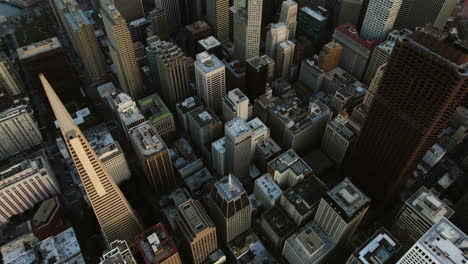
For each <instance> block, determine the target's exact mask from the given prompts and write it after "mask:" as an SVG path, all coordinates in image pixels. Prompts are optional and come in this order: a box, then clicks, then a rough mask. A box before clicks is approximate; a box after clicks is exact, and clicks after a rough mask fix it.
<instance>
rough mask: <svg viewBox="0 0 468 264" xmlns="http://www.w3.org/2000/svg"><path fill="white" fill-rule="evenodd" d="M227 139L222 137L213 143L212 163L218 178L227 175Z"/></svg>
mask: <svg viewBox="0 0 468 264" xmlns="http://www.w3.org/2000/svg"><path fill="white" fill-rule="evenodd" d="M225 140H226V139H225V138H224V137H222V138H220V139H218V140H216V141H215V142H213V143H211V161H212V166H213V170H214V171H215V172H216V173H217V174H218V176H223V175H226V173H227V170H226V148H225V147H224V144H225Z"/></svg>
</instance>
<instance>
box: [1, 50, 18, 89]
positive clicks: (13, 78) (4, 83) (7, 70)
mask: <svg viewBox="0 0 468 264" xmlns="http://www.w3.org/2000/svg"><path fill="white" fill-rule="evenodd" d="M0 91H4V92H6V93H7V94H9V95H11V96H14V95H18V94H21V93H23V91H24V84H23V82H22V81H21V80H20V77H19V74H18V71H17V70H16V69H15V67H14V66H13V64H12V63H11V61H10V59H8V57H7V56H6V54H5V53H3V52H0Z"/></svg>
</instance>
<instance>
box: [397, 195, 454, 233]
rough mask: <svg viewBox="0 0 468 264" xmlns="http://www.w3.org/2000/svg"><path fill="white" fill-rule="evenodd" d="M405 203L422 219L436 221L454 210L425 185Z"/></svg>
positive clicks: (446, 216)
mask: <svg viewBox="0 0 468 264" xmlns="http://www.w3.org/2000/svg"><path fill="white" fill-rule="evenodd" d="M406 204H407V205H408V206H410V207H411V208H413V209H414V210H415V211H416V212H418V214H419V215H420V216H421V217H423V218H424V219H426V220H428V221H430V222H432V223H434V224H435V223H437V222H439V221H440V220H441V219H442V218H444V217H445V218H450V217H451V216H452V215H453V213H454V211H453V209H452V208H450V207H449V206H448V205H446V204H445V203H444V202H442V201H441V200H440V199H439V198H438V197H437V196H435V195H434V194H433V193H432V192H431V191H429V190H428V189H427V188H426V187H424V186H423V187H421V188H420V189H419V190H418V191H416V192H415V193H414V194H413V195H412V196H411V197H410V198H409V199H408V200H407V201H406Z"/></svg>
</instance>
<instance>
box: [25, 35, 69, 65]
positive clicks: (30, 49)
mask: <svg viewBox="0 0 468 264" xmlns="http://www.w3.org/2000/svg"><path fill="white" fill-rule="evenodd" d="M61 48H62V44H61V43H60V41H59V40H58V38H57V37H53V38H50V39H46V40H42V41H39V42H36V43H33V44H30V45H27V46H24V47H21V48H19V49H17V50H16V53H18V59H20V60H25V59H29V58H31V57H34V56H37V55H39V54H43V53H46V52H49V51H52V50H56V49H61Z"/></svg>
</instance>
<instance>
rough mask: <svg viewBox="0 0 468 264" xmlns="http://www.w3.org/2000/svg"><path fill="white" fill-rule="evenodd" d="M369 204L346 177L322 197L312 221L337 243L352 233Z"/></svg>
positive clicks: (364, 196) (365, 197)
mask: <svg viewBox="0 0 468 264" xmlns="http://www.w3.org/2000/svg"><path fill="white" fill-rule="evenodd" d="M369 204H370V199H369V198H368V197H367V196H366V195H365V194H364V193H362V192H361V191H360V190H359V189H358V188H357V187H356V186H355V185H354V184H353V183H352V182H351V181H349V180H348V179H347V178H346V179H345V180H344V181H342V182H341V183H339V184H338V185H337V186H335V188H333V189H332V190H330V191H328V192H327V194H326V195H325V196H324V197H322V200H321V201H320V204H319V207H318V209H317V213H316V214H315V218H314V221H315V222H317V224H318V225H319V226H320V228H321V229H322V230H323V231H325V233H326V234H327V235H328V237H330V238H331V239H332V240H333V241H334V242H335V243H337V244H338V243H339V242H341V241H345V240H347V239H348V238H349V237H350V236H351V235H352V234H353V232H354V230H356V228H357V226H358V225H359V223H360V222H361V220H362V218H363V217H364V215H365V214H366V212H367V209H369Z"/></svg>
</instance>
